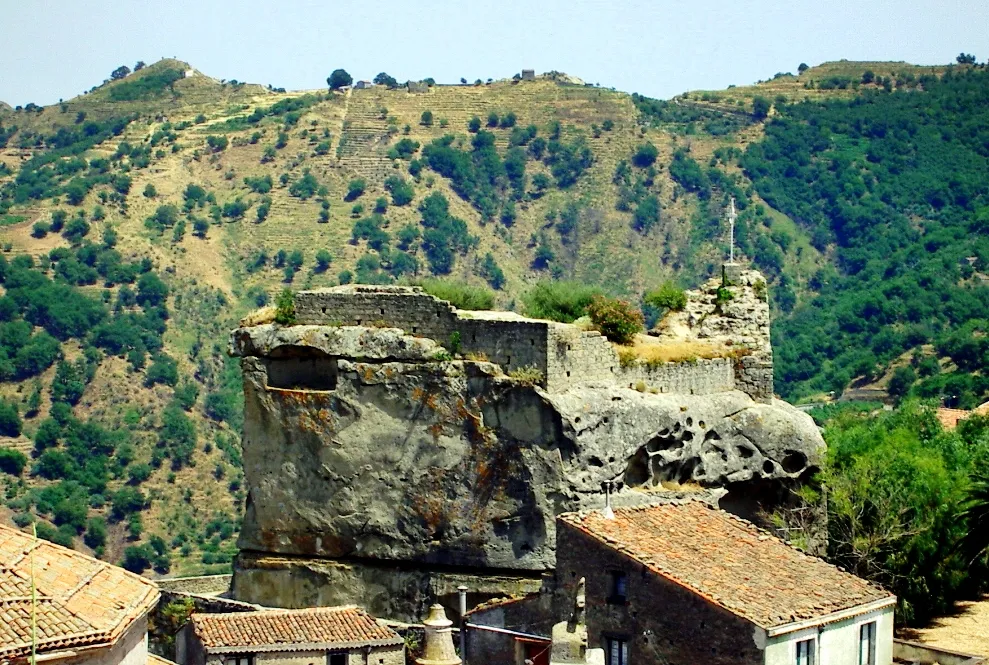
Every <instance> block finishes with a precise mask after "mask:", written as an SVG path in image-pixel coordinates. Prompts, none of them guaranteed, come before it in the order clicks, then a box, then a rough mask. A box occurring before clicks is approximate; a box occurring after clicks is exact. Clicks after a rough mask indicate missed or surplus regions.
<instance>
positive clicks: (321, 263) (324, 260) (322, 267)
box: [314, 249, 333, 273]
mask: <svg viewBox="0 0 989 665" xmlns="http://www.w3.org/2000/svg"><path fill="white" fill-rule="evenodd" d="M332 262H333V255H332V254H330V253H329V252H328V251H326V250H325V249H320V250H317V251H316V265H315V267H314V270H315V271H316V272H319V273H323V272H326V271H327V270H328V269H329V267H330V264H331V263H332Z"/></svg>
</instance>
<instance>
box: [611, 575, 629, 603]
mask: <svg viewBox="0 0 989 665" xmlns="http://www.w3.org/2000/svg"><path fill="white" fill-rule="evenodd" d="M608 602H609V603H614V604H616V605H624V604H625V603H627V602H628V575H626V574H625V573H623V572H620V571H617V570H613V571H611V594H610V595H609V596H608Z"/></svg>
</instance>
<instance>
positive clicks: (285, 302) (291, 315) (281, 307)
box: [275, 289, 295, 326]
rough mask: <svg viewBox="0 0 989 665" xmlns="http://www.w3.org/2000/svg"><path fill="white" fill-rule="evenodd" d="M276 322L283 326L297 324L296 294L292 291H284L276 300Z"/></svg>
mask: <svg viewBox="0 0 989 665" xmlns="http://www.w3.org/2000/svg"><path fill="white" fill-rule="evenodd" d="M275 307H276V310H275V322H276V323H280V324H281V325H283V326H290V325H292V324H293V323H295V294H293V293H292V291H291V290H290V289H284V290H283V291H282V292H281V293H280V294H278V298H277V299H276V300H275Z"/></svg>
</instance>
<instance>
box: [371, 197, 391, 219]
mask: <svg viewBox="0 0 989 665" xmlns="http://www.w3.org/2000/svg"><path fill="white" fill-rule="evenodd" d="M374 212H376V213H377V214H379V215H383V214H385V213H386V212H388V199H387V198H385V197H384V196H379V197H378V198H377V200H375V202H374Z"/></svg>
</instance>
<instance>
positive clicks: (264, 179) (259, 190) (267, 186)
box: [244, 175, 274, 194]
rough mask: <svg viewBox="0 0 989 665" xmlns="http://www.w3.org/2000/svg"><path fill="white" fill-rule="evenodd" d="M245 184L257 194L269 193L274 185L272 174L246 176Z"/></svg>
mask: <svg viewBox="0 0 989 665" xmlns="http://www.w3.org/2000/svg"><path fill="white" fill-rule="evenodd" d="M244 184H245V185H247V187H248V188H249V189H250V190H251V191H252V192H255V193H256V194H267V193H268V192H270V191H271V188H272V187H273V186H274V182H272V180H271V176H270V175H264V176H256V177H246V178H244Z"/></svg>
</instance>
